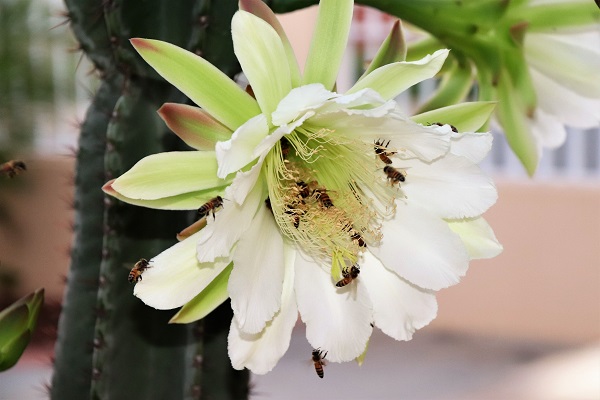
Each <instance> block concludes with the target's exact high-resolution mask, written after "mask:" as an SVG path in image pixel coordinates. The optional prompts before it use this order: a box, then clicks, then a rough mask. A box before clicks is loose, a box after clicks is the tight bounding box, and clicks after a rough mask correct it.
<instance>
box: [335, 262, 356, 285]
mask: <svg viewBox="0 0 600 400" xmlns="http://www.w3.org/2000/svg"><path fill="white" fill-rule="evenodd" d="M358 274H360V269H358V267H357V266H356V265H353V266H352V267H351V268H344V270H343V271H342V277H343V278H342V279H341V280H340V281H339V282H338V283H336V284H335V286H337V287H344V286H346V285H347V284H349V283H350V282H352V281H353V280H355V279H356V278H358Z"/></svg>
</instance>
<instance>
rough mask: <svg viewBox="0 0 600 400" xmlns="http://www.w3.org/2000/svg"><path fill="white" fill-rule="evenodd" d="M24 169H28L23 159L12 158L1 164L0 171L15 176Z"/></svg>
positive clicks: (11, 176)
mask: <svg viewBox="0 0 600 400" xmlns="http://www.w3.org/2000/svg"><path fill="white" fill-rule="evenodd" d="M23 171H27V166H26V165H25V163H24V162H23V161H17V160H10V161H7V162H5V163H4V164H2V165H0V172H1V173H3V174H4V175H6V176H8V177H9V178H14V177H15V176H17V175H19V174H20V173H21V172H23Z"/></svg>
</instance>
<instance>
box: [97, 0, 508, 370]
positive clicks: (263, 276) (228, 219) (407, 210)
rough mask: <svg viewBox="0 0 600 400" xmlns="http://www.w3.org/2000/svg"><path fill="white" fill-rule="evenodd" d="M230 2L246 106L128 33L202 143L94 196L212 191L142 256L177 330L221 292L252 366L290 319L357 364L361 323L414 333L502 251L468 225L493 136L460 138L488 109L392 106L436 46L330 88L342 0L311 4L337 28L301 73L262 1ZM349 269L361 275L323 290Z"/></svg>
mask: <svg viewBox="0 0 600 400" xmlns="http://www.w3.org/2000/svg"><path fill="white" fill-rule="evenodd" d="M243 4H245V6H246V9H248V10H250V11H252V13H250V12H246V11H239V12H238V13H236V15H235V16H234V18H233V21H232V33H233V39H234V48H235V52H236V55H237V57H238V59H239V61H240V64H241V65H242V68H243V70H244V72H245V74H246V76H247V77H248V80H249V82H250V84H251V86H252V90H253V93H254V94H255V99H256V100H254V98H252V97H250V96H249V95H247V94H246V93H245V92H243V91H241V90H239V89H237V88H236V87H235V86H234V85H233V84H232V83H231V81H229V80H228V79H227V78H226V77H224V76H221V75H219V73H218V71H216V69H214V67H212V66H209V64H208V63H206V62H205V61H204V60H202V59H200V58H199V57H197V56H195V55H193V54H191V53H187V52H185V51H183V50H181V49H178V48H176V47H174V46H172V45H169V44H166V43H162V42H157V41H150V40H141V39H137V40H135V41H134V45H135V46H136V48H137V49H138V51H139V52H140V54H142V56H143V57H144V58H145V59H146V60H147V61H148V62H149V63H150V64H151V65H152V66H153V67H155V68H156V69H157V71H158V72H159V73H161V74H162V75H163V76H165V78H166V79H168V80H169V81H171V82H172V83H174V84H175V85H177V86H178V87H179V88H180V89H181V90H182V91H184V93H186V94H188V96H190V98H192V99H193V100H194V101H195V102H196V103H197V104H199V105H201V106H202V107H203V109H204V111H201V110H199V109H196V108H193V107H188V106H174V105H169V106H165V107H164V108H163V109H162V110H161V114H162V115H163V116H165V120H166V121H167V123H169V125H170V126H171V127H172V128H173V129H174V131H175V132H176V133H178V134H179V135H180V136H181V137H182V138H183V139H184V140H186V142H187V143H189V144H190V145H192V146H193V147H195V148H197V149H198V150H200V151H197V152H184V153H164V154H160V155H154V156H149V157H147V158H145V159H143V160H142V161H140V162H139V163H138V164H137V165H136V166H134V167H133V168H132V169H131V170H130V171H128V172H127V173H126V174H124V175H123V176H121V177H119V178H118V179H116V180H113V181H110V182H108V183H107V184H106V185H105V188H104V189H105V191H106V192H107V193H110V194H112V195H114V196H116V197H118V198H120V199H123V200H125V201H128V202H130V203H133V204H139V205H144V206H149V207H155V208H165V209H195V208H198V207H200V206H202V204H203V203H204V202H206V201H207V200H209V199H210V198H212V197H215V196H217V195H221V196H222V197H223V198H224V199H225V204H224V205H223V208H222V209H220V210H218V211H217V212H216V215H215V217H214V218H213V217H212V215H210V216H208V217H207V218H206V226H205V227H203V229H201V230H199V231H197V232H195V233H193V234H191V235H190V236H188V237H187V238H185V239H184V240H182V241H181V242H180V243H178V244H176V245H175V246H173V247H171V248H169V249H167V250H165V251H164V252H163V253H161V254H159V255H158V256H156V257H154V258H153V259H152V261H151V262H152V268H149V269H148V270H147V271H146V272H144V275H143V280H142V281H140V282H139V283H138V284H137V285H136V287H135V290H134V293H135V295H136V296H138V297H140V298H141V299H142V300H143V301H144V302H145V303H146V304H148V305H150V306H152V307H155V308H158V309H171V308H176V307H180V306H183V308H182V309H181V310H180V311H179V313H178V314H177V315H176V316H175V317H174V319H173V321H174V322H189V321H192V320H196V319H199V318H202V317H203V316H205V315H206V314H207V313H208V312H210V311H211V310H212V309H214V308H215V307H216V306H217V305H219V304H221V303H222V302H223V301H225V300H226V299H227V298H228V297H229V298H231V306H232V309H233V312H234V318H233V320H232V323H231V330H230V334H229V355H230V358H231V361H232V364H233V366H234V367H235V368H244V367H247V368H249V369H251V370H252V371H253V372H255V373H266V372H268V371H270V370H271V369H272V368H273V367H274V366H275V364H276V363H277V361H278V360H279V358H281V356H282V355H283V354H284V353H285V352H286V350H287V348H288V346H289V341H290V336H291V331H292V328H293V326H294V324H295V322H296V320H297V316H298V313H299V314H300V316H301V318H302V320H303V321H304V323H305V324H306V336H307V339H308V341H309V343H310V344H311V345H312V346H313V347H314V348H320V349H323V350H324V351H327V354H328V355H327V359H329V360H330V361H336V362H342V361H350V360H353V359H356V358H358V357H359V356H361V354H363V353H364V351H365V349H366V346H367V342H368V340H369V337H370V335H371V333H372V329H373V326H376V327H378V328H380V329H381V330H382V331H383V332H385V333H386V334H388V335H390V336H391V337H393V338H395V339H397V340H409V339H410V338H411V337H412V334H413V333H414V332H415V330H417V329H419V328H421V327H423V326H425V325H427V324H428V323H429V322H430V321H431V320H432V319H433V318H434V317H435V315H436V312H437V304H436V301H435V296H434V291H436V290H439V289H442V288H445V287H448V286H450V285H453V284H455V283H457V282H458V281H459V279H460V277H461V276H463V275H464V274H465V272H466V270H467V267H468V262H469V260H470V259H472V258H485V257H493V256H495V255H496V254H498V253H499V251H500V250H501V247H500V245H499V244H498V242H497V241H496V239H495V237H494V235H493V232H492V231H491V228H490V227H489V226H488V225H487V223H486V222H485V220H483V219H482V218H481V214H482V213H483V212H485V211H486V210H487V209H488V208H489V207H490V206H491V205H492V204H493V203H494V202H495V201H496V190H495V187H494V185H493V182H492V181H491V180H490V179H489V178H488V177H487V176H485V175H484V174H483V173H482V172H481V171H480V169H479V168H478V167H477V165H476V163H477V162H479V161H480V160H481V159H482V158H483V157H484V156H485V154H486V153H487V152H488V150H489V149H490V146H491V138H490V135H489V134H486V133H472V131H474V130H476V129H478V128H479V127H480V126H481V125H482V124H483V122H484V121H485V120H486V119H487V118H488V116H489V114H490V113H491V111H492V107H493V106H491V105H490V104H486V103H472V104H467V105H464V106H459V107H449V108H447V109H442V110H437V111H433V112H430V113H427V114H425V115H421V116H418V117H415V118H414V119H410V118H408V117H406V116H405V115H403V114H402V112H401V111H400V110H399V109H398V107H397V104H396V103H395V102H394V101H393V100H392V99H393V98H394V97H395V96H396V95H397V94H399V93H400V92H402V91H403V90H405V89H406V88H408V87H410V86H411V85H413V84H414V83H417V82H419V81H421V80H423V79H427V78H429V77H431V76H433V75H435V74H436V73H437V71H438V70H439V68H440V67H441V65H442V63H443V61H444V59H445V57H446V55H447V51H446V50H442V51H438V52H436V53H435V54H433V55H430V56H427V57H425V58H424V59H422V60H420V61H417V62H412V63H408V62H402V61H399V62H394V63H390V64H387V65H382V66H380V67H379V68H377V69H375V70H374V71H372V72H371V73H370V74H368V75H367V76H365V77H364V78H363V79H362V80H360V81H359V82H358V83H357V84H356V85H355V86H354V87H353V88H352V89H350V90H349V91H348V93H346V94H343V95H342V94H338V93H335V92H334V91H332V88H333V86H334V82H335V76H336V73H337V68H338V66H339V62H341V55H342V52H343V49H344V47H345V42H346V37H347V32H348V26H349V23H350V16H351V12H352V2H335V1H327V0H325V1H321V3H320V15H319V21H318V23H317V32H329V33H331V32H335V35H334V37H328V39H329V40H322V38H321V39H318V37H317V39H315V40H314V41H313V49H312V50H311V55H310V56H309V60H308V62H307V66H306V68H305V74H304V76H300V73H299V72H298V67H297V64H296V62H295V59H294V58H293V57H291V56H290V51H291V50H290V49H289V43H288V42H287V39H286V38H285V36H284V35H283V34H282V32H281V31H280V26H279V25H278V23H277V22H276V19H275V17H274V16H273V15H272V14H271V13H270V11H267V10H268V8H266V7H265V6H264V5H263V4H262V2H260V1H254V0H252V1H248V2H243ZM253 13H254V14H256V15H258V17H257V16H256V15H254V14H253ZM332 27H335V29H331V28H332ZM199 76H204V77H205V79H200V78H199ZM208 113H210V115H212V117H211V116H209V114H208ZM439 121H441V122H444V123H452V124H453V125H455V126H456V127H457V128H459V129H460V130H467V131H471V132H470V133H459V132H457V131H456V129H454V126H450V125H443V124H442V123H440V124H439V125H438V124H437V122H439ZM419 122H420V123H419ZM426 122H429V123H434V124H433V125H429V124H423V123H426ZM375 143H378V145H376V144H375ZM213 145H214V151H213V150H208V149H210V148H211V147H212V146H213ZM386 157H387V158H389V161H388V159H387V158H386ZM384 161H386V162H390V161H391V164H387V163H385V162H384ZM209 203H210V202H209ZM210 204H213V203H210ZM203 222H204V220H203ZM352 266H358V267H359V268H360V275H359V276H357V277H356V278H355V279H354V280H353V281H352V282H350V283H349V284H347V285H346V286H343V287H338V286H336V283H337V282H338V281H340V280H342V278H343V277H344V275H348V273H347V270H348V269H350V268H351V267H352ZM307 357H308V354H307Z"/></svg>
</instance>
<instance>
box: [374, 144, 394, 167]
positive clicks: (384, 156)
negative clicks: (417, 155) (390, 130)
mask: <svg viewBox="0 0 600 400" xmlns="http://www.w3.org/2000/svg"><path fill="white" fill-rule="evenodd" d="M389 144H390V141H389V140H388V141H387V143H386V144H383V140H381V141H380V140H378V141H376V142H375V154H376V155H377V156H379V159H380V160H381V161H383V162H384V163H386V164H388V165H389V164H391V163H392V160H390V156H392V155H394V154H396V152H395V151H386V150H387V146H388V145H389Z"/></svg>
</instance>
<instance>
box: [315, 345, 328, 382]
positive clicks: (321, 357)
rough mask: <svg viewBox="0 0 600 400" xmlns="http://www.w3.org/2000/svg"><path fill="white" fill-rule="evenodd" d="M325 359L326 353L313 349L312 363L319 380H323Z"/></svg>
mask: <svg viewBox="0 0 600 400" xmlns="http://www.w3.org/2000/svg"><path fill="white" fill-rule="evenodd" d="M325 357H327V352H324V353H323V350H320V349H314V350H313V351H312V361H313V363H314V364H315V371H316V372H317V375H319V378H321V379H323V376H324V373H323V366H324V365H325V364H326V362H325Z"/></svg>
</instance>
